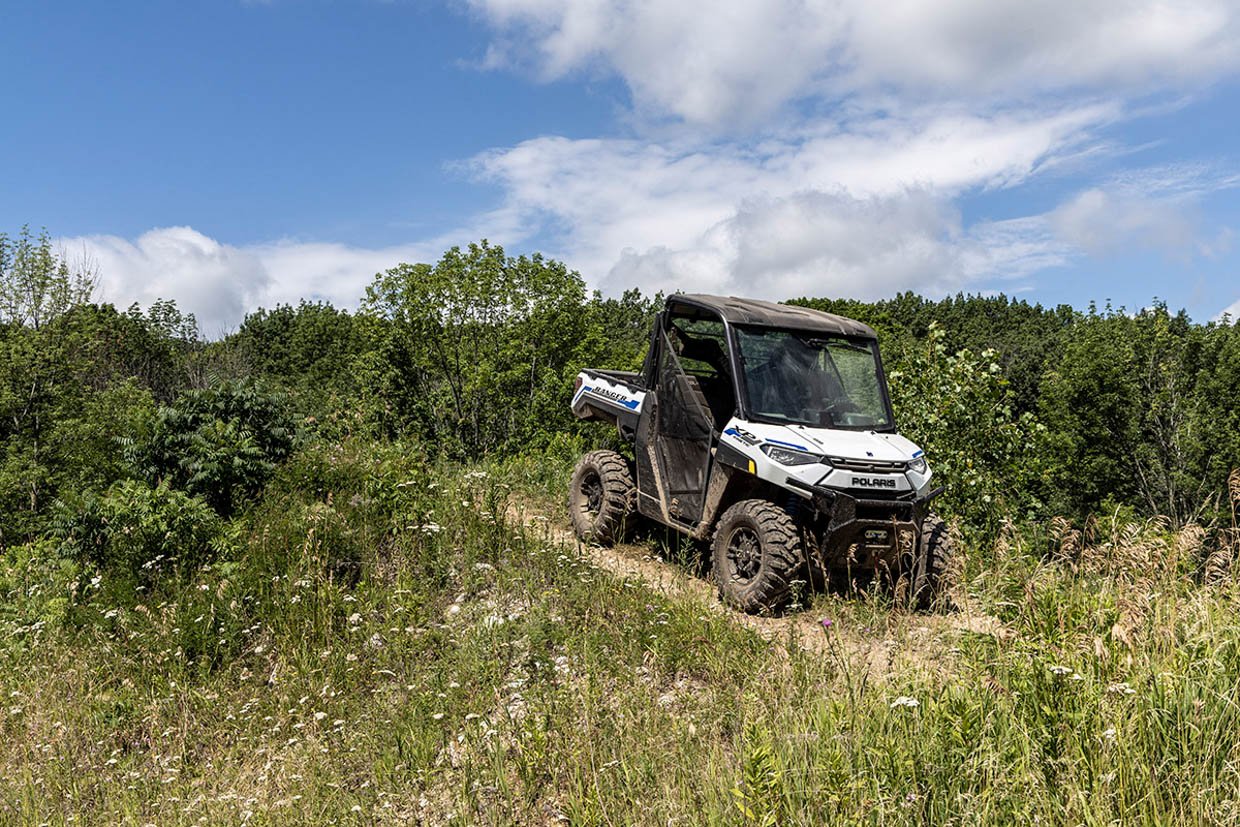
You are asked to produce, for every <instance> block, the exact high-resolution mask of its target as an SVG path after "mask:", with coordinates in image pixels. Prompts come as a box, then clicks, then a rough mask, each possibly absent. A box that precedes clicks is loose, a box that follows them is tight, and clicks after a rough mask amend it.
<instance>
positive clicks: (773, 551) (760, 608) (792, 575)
mask: <svg viewBox="0 0 1240 827" xmlns="http://www.w3.org/2000/svg"><path fill="white" fill-rule="evenodd" d="M711 558H712V568H713V571H714V577H715V583H716V584H717V585H718V586H719V597H720V598H721V599H722V600H723V602H725V603H727V604H728V605H730V606H732V607H734V608H737V609H740V610H741V611H743V612H748V613H749V614H758V613H760V612H773V611H777V610H779V609H780V608H782V607H783V606H784V604H785V603H786V602H787V600H788V596H789V594H790V592H791V591H792V583H793V581H794V580H795V579H796V578H797V577H798V576H799V575H801V574H802V572H803V570H804V568H805V551H804V548H803V547H802V545H801V536H800V532H799V531H798V530H797V527H796V524H795V523H794V522H793V521H792V517H790V516H789V515H788V512H786V511H784V510H783V509H782V508H779V507H778V506H776V505H773V504H772V503H770V502H767V501H766V500H742V501H741V502H739V503H737V504H736V505H734V506H732V507H731V508H729V509H728V510H727V511H725V512H724V514H723V516H722V517H720V518H719V525H718V526H717V527H716V530H715V539H714V542H713V543H712V544H711Z"/></svg>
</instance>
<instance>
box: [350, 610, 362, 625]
mask: <svg viewBox="0 0 1240 827" xmlns="http://www.w3.org/2000/svg"><path fill="white" fill-rule="evenodd" d="M361 622H362V616H361V615H360V614H358V613H357V612H354V613H353V614H351V615H349V625H350V626H357V625H360V624H361Z"/></svg>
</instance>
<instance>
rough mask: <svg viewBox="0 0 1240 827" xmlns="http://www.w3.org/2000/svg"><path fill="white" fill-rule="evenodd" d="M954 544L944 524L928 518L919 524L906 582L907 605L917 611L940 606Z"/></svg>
mask: <svg viewBox="0 0 1240 827" xmlns="http://www.w3.org/2000/svg"><path fill="white" fill-rule="evenodd" d="M954 552H955V542H954V540H953V539H952V536H951V532H950V531H948V528H947V523H945V522H943V520H942V519H940V518H939V517H936V516H935V515H933V514H930V515H928V516H927V517H926V519H925V520H923V521H922V524H921V534H920V536H919V537H918V541H917V554H916V557H915V558H914V560H913V570H912V572H911V573H910V574H911V576H910V578H909V587H910V591H909V604H910V605H911V606H912V608H914V609H917V610H919V611H923V612H924V611H929V610H930V609H933V608H935V607H936V606H942V605H943V602H944V597H945V596H946V594H947V590H948V588H949V586H950V585H951V584H950V583H949V582H948V579H949V578H948V567H949V566H950V565H951V559H952V554H953V553H954Z"/></svg>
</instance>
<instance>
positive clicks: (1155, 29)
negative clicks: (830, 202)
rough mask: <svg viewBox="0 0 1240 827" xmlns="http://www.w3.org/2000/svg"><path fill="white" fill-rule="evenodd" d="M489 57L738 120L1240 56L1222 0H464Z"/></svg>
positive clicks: (1100, 83) (1041, 89)
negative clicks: (607, 79)
mask: <svg viewBox="0 0 1240 827" xmlns="http://www.w3.org/2000/svg"><path fill="white" fill-rule="evenodd" d="M469 2H470V6H471V7H472V8H473V9H474V10H475V12H476V13H477V14H478V15H480V16H481V17H482V18H483V19H484V20H486V21H487V22H488V23H489V24H490V25H491V26H492V27H493V28H494V30H495V32H496V39H495V42H494V43H493V44H492V46H491V49H490V51H489V53H488V61H487V62H488V64H489V65H491V66H508V65H514V64H516V65H522V64H524V65H529V64H532V65H533V66H534V67H535V69H536V70H537V71H538V72H539V73H541V75H542V76H543V77H546V78H559V77H563V76H565V75H567V74H569V73H572V72H575V71H581V70H591V69H599V70H602V71H605V72H615V73H616V74H618V75H619V76H620V77H622V78H623V79H624V81H625V82H626V83H627V85H628V87H629V89H630V90H631V93H632V97H633V100H634V103H635V105H636V106H637V108H638V109H639V110H652V111H655V112H659V113H663V114H668V115H671V116H673V117H676V118H679V119H683V120H685V121H687V122H690V123H698V124H713V125H723V124H728V123H729V122H732V121H736V120H739V121H741V122H742V123H744V124H746V125H752V124H754V123H756V122H759V121H760V120H761V119H762V118H765V117H769V116H770V115H772V114H773V113H774V112H775V110H777V109H778V108H779V107H780V106H781V105H783V104H784V103H787V102H788V101H790V100H795V99H798V98H805V97H822V96H824V95H825V96H835V97H837V98H838V97H845V96H849V95H855V94H857V93H866V94H867V95H869V96H873V95H874V94H875V93H881V94H892V95H895V96H896V97H900V96H905V97H908V96H915V97H916V98H918V99H924V98H925V97H926V96H929V97H932V98H934V99H937V100H976V99H977V98H978V97H979V96H981V97H985V96H998V97H1000V98H1002V99H1006V100H1011V99H1013V98H1020V97H1022V96H1028V95H1035V94H1040V93H1047V92H1058V91H1063V90H1068V91H1078V90H1080V89H1090V88H1092V89H1098V88H1103V87H1105V88H1107V89H1113V88H1114V87H1116V86H1119V87H1129V88H1131V87H1142V88H1143V91H1147V90H1148V87H1149V86H1150V85H1151V84H1153V85H1172V86H1174V85H1179V84H1183V83H1185V82H1194V83H1195V82H1200V81H1202V80H1207V81H1208V80H1210V79H1212V78H1214V77H1217V76H1218V75H1219V74H1220V73H1222V72H1227V71H1231V70H1233V69H1234V68H1235V67H1236V66H1237V63H1238V62H1240V10H1238V9H1237V8H1236V6H1235V4H1234V3H1233V2H1230V0H1183V2H1178V3H1167V2H1164V0H1122V2H1114V0H1049V2H1041V3H1029V2H1026V0H964V2H953V3H927V2H923V0H890V2H883V3H874V2H870V1H869V0H770V2H765V3H753V2H749V0H709V2H707V0H681V2H676V3H650V2H634V0H469Z"/></svg>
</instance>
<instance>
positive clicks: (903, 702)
mask: <svg viewBox="0 0 1240 827" xmlns="http://www.w3.org/2000/svg"><path fill="white" fill-rule="evenodd" d="M898 706H905V707H908V708H909V709H916V708H917V707H919V706H921V702H920V701H918V700H917V699H916V698H910V697H909V696H908V695H901V696H900V697H898V698H896V699H895V700H894V701H892V702H891V708H892V709H895V708H896V707H898Z"/></svg>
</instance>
